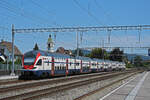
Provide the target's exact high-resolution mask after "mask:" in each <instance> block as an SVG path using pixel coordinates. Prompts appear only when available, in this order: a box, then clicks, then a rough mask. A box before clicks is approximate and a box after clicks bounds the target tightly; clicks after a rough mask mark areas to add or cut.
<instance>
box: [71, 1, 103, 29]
mask: <svg viewBox="0 0 150 100" xmlns="http://www.w3.org/2000/svg"><path fill="white" fill-rule="evenodd" d="M73 1H74V3H75V4H76V5H78V6H79V7H80V9H82V10H83V11H85V12H86V13H88V15H89V16H90V17H91V18H92V19H94V20H95V22H96V23H98V24H100V25H103V26H104V24H103V23H102V22H101V21H100V20H99V19H98V18H97V17H96V16H94V15H93V14H92V13H91V12H89V10H88V9H86V8H84V7H83V6H82V5H81V4H80V3H79V2H78V1H77V0H73Z"/></svg>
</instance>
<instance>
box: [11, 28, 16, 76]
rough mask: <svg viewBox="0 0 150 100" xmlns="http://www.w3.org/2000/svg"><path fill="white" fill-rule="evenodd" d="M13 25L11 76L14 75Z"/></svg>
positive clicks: (13, 34) (13, 32)
mask: <svg viewBox="0 0 150 100" xmlns="http://www.w3.org/2000/svg"><path fill="white" fill-rule="evenodd" d="M14 29H15V28H14V25H12V68H11V75H12V76H14V75H15V67H14V36H15V31H14Z"/></svg>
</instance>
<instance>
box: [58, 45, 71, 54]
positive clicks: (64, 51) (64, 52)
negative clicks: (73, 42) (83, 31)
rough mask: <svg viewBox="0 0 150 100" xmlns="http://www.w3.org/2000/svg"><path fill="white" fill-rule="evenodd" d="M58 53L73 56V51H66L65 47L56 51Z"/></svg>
mask: <svg viewBox="0 0 150 100" xmlns="http://www.w3.org/2000/svg"><path fill="white" fill-rule="evenodd" d="M56 53H61V54H68V55H71V54H72V51H71V50H66V49H64V48H63V47H59V48H58V49H57V50H56Z"/></svg>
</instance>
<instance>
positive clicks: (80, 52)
mask: <svg viewBox="0 0 150 100" xmlns="http://www.w3.org/2000/svg"><path fill="white" fill-rule="evenodd" d="M73 55H74V56H75V55H77V49H76V50H75V51H74V53H73ZM79 56H83V52H82V50H81V49H79Z"/></svg>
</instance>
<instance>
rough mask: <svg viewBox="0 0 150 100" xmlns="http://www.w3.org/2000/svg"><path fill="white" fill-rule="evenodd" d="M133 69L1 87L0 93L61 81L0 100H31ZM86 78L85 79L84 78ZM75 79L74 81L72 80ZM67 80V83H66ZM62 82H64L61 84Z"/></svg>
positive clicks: (122, 73) (126, 72)
mask: <svg viewBox="0 0 150 100" xmlns="http://www.w3.org/2000/svg"><path fill="white" fill-rule="evenodd" d="M132 72H133V71H125V72H116V73H111V74H110V73H109V74H108V73H107V74H105V75H102V74H97V75H91V76H88V75H85V76H80V77H70V78H64V79H59V80H49V81H45V82H38V83H36V84H35V83H32V84H24V85H20V86H14V87H9V88H3V89H2V88H1V89H0V93H3V94H4V93H6V92H9V91H13V90H16V91H18V90H19V91H20V90H23V89H27V88H33V87H38V86H44V85H47V84H50V85H52V84H58V83H61V84H59V85H56V86H53V87H48V88H45V89H40V90H34V91H29V92H24V93H22V94H18V95H13V96H7V97H4V98H1V99H0V100H14V99H24V100H32V99H37V98H40V97H43V96H46V95H50V94H54V93H56V92H58V91H59V92H60V91H64V90H68V89H72V88H76V87H79V86H83V85H87V84H91V83H94V82H97V81H101V80H105V79H109V78H112V77H115V76H118V75H124V74H128V73H132ZM85 78H86V79H85ZM74 80H76V81H74ZM67 82H68V83H67ZM62 83H64V84H62Z"/></svg>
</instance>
